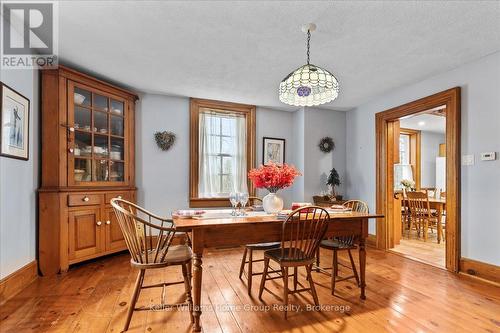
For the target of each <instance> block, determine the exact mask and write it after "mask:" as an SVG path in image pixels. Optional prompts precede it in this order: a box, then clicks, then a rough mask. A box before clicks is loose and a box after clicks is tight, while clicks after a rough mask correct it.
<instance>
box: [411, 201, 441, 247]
mask: <svg viewBox="0 0 500 333" xmlns="http://www.w3.org/2000/svg"><path fill="white" fill-rule="evenodd" d="M407 196H408V205H409V207H410V215H411V220H412V221H413V222H414V223H415V224H416V225H417V228H418V230H419V231H421V232H422V233H423V238H424V241H427V232H428V230H429V229H432V228H436V229H437V230H438V232H441V236H442V237H443V239H444V232H443V228H442V226H441V224H440V223H441V221H438V216H437V215H435V213H433V211H432V210H431V209H430V204H429V197H428V195H427V194H426V193H422V192H408V193H407ZM440 226H441V228H440ZM419 236H420V233H419Z"/></svg>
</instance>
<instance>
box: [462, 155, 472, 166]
mask: <svg viewBox="0 0 500 333" xmlns="http://www.w3.org/2000/svg"><path fill="white" fill-rule="evenodd" d="M462 165H474V155H462Z"/></svg>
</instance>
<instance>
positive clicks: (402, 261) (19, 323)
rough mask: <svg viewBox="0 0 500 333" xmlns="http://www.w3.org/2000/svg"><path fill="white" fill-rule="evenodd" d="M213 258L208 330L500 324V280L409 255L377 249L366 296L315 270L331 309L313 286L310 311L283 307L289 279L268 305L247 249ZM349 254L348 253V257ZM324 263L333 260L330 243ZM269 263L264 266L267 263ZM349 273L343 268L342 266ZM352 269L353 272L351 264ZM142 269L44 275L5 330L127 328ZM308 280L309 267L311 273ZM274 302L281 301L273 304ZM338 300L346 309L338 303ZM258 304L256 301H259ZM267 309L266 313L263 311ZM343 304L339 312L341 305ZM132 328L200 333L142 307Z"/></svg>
mask: <svg viewBox="0 0 500 333" xmlns="http://www.w3.org/2000/svg"><path fill="white" fill-rule="evenodd" d="M207 252H208V253H207V255H206V256H205V258H204V276H203V277H204V279H203V297H202V303H203V305H204V306H205V307H206V308H207V309H205V312H204V313H203V315H202V325H203V328H204V332H207V333H218V332H224V333H226V332H259V333H263V332H301V333H305V332H499V331H500V288H498V287H495V286H492V285H488V284H483V283H482V282H476V281H473V280H470V279H467V278H464V277H461V276H457V275H454V274H451V273H448V272H446V271H444V270H442V269H438V268H436V267H432V266H429V265H425V264H422V263H419V262H415V261H412V260H409V259H406V258H403V257H401V256H398V255H395V254H391V253H387V252H382V251H378V250H374V249H368V258H367V259H368V260H367V261H368V264H367V273H366V279H367V300H366V301H361V300H360V299H359V291H358V289H357V287H356V286H355V284H354V283H353V282H352V281H345V282H340V283H338V284H337V288H338V289H337V291H338V295H339V297H332V296H331V295H330V290H329V283H330V282H329V281H330V280H329V277H328V276H326V275H324V274H322V273H313V276H314V279H315V282H316V283H317V290H318V293H319V299H320V303H321V304H322V305H325V306H330V307H331V309H329V310H330V311H322V312H314V311H307V309H306V308H305V306H306V305H307V304H310V302H311V297H310V295H309V294H304V295H296V296H292V297H291V298H290V301H291V303H292V304H294V305H297V306H302V308H301V311H297V312H293V313H289V318H288V320H284V319H283V313H282V312H280V311H277V310H275V309H273V308H272V306H273V304H278V305H279V304H281V299H280V296H281V294H282V283H281V280H275V281H272V282H270V283H269V284H268V286H269V289H270V291H271V292H272V293H270V292H265V293H264V303H262V302H260V301H259V300H258V298H257V297H256V295H257V293H256V292H257V291H258V284H259V281H260V277H255V278H254V284H253V290H254V296H253V297H250V296H248V294H247V293H246V284H245V283H244V282H243V281H241V280H240V279H239V278H238V269H239V262H240V258H241V254H242V249H227V250H210V251H207ZM346 259H347V258H346V257H345V256H344V255H343V254H342V255H341V260H343V261H344V262H345V263H347V261H346ZM322 262H323V264H325V265H326V264H328V263H330V262H331V255H330V253H328V251H322ZM258 268H260V267H258ZM148 273H150V274H149V275H148V274H146V282H147V283H154V282H158V281H161V280H162V279H170V280H172V279H181V278H182V274H181V272H180V268H179V269H178V268H173V267H172V268H168V269H161V270H157V271H154V272H151V271H149V272H148ZM341 273H342V271H341ZM344 273H345V271H344ZM135 274H136V272H135V271H134V270H133V269H131V268H130V265H129V256H128V254H120V255H115V256H112V257H108V258H104V259H99V260H96V261H93V262H91V263H86V264H83V265H80V266H77V267H74V268H72V269H71V270H70V271H69V272H68V273H66V274H62V275H60V276H57V277H53V278H40V279H38V280H37V281H36V282H34V283H33V284H32V285H30V286H29V287H28V288H27V289H25V290H24V291H23V292H21V293H20V294H19V295H17V296H16V297H15V298H13V299H11V300H10V301H8V302H7V303H6V304H5V305H4V306H2V307H1V309H0V320H1V321H0V331H1V332H86V333H88V332H120V331H121V329H122V328H123V323H124V320H125V312H126V309H127V305H128V302H129V297H130V294H131V292H132V286H133V283H134V279H135V276H136V275H135ZM301 281H303V282H305V281H304V272H302V271H301ZM182 290H183V286H182V285H178V286H174V287H171V288H170V289H169V292H168V293H167V298H168V299H169V301H171V302H175V301H182V300H183V297H184V295H183V292H182ZM159 294H160V292H159V290H154V289H149V290H145V291H143V293H142V294H141V297H140V299H139V304H138V305H139V306H140V305H148V304H152V303H156V302H159V296H160V295H159ZM264 305H269V306H271V309H270V310H269V311H266V308H264V307H263V306H264ZM335 306H336V307H337V308H335ZM249 307H253V308H251V309H249ZM259 310H260V311H259ZM335 310H337V311H335ZM129 331H130V332H175V333H182V332H190V324H189V315H188V313H187V312H185V311H142V312H136V313H135V314H134V317H133V319H132V323H131V328H130V330H129Z"/></svg>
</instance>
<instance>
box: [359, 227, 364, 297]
mask: <svg viewBox="0 0 500 333" xmlns="http://www.w3.org/2000/svg"><path fill="white" fill-rule="evenodd" d="M365 270H366V250H365V238H364V237H363V236H361V237H360V239H359V285H360V288H361V295H360V296H359V298H361V299H366V295H365V286H366V284H365Z"/></svg>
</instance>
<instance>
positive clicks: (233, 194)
mask: <svg viewBox="0 0 500 333" xmlns="http://www.w3.org/2000/svg"><path fill="white" fill-rule="evenodd" d="M238 200H239V196H238V193H236V192H231V193H229V201H230V202H231V205H232V206H233V210H232V211H231V216H236V206H237V205H238Z"/></svg>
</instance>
